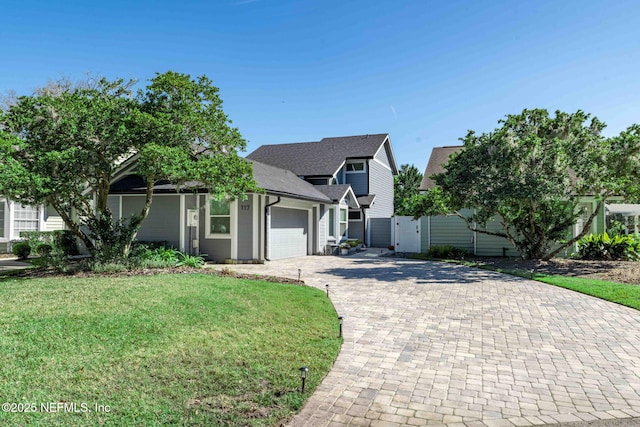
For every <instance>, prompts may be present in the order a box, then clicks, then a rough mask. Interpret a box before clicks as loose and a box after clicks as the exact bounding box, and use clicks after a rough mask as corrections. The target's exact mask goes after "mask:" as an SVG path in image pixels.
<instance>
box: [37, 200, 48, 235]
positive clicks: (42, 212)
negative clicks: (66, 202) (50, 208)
mask: <svg viewBox="0 0 640 427" xmlns="http://www.w3.org/2000/svg"><path fill="white" fill-rule="evenodd" d="M44 216H45V207H44V205H40V209H39V212H38V231H45V230H46V227H47V225H46V223H45V221H44Z"/></svg>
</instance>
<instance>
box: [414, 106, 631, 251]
mask: <svg viewBox="0 0 640 427" xmlns="http://www.w3.org/2000/svg"><path fill="white" fill-rule="evenodd" d="M499 124H500V125H501V127H499V128H497V129H495V130H494V131H493V132H490V133H486V134H482V135H476V134H475V133H474V132H473V131H469V133H468V134H467V136H466V137H465V138H463V139H462V141H463V143H464V147H463V149H462V150H461V151H459V152H458V153H456V154H454V155H453V156H452V157H451V158H450V160H449V162H448V163H447V164H446V165H445V169H446V172H444V173H441V174H436V175H434V176H432V177H431V178H432V179H433V180H434V181H435V183H436V185H437V187H436V188H435V189H433V190H431V191H429V192H427V194H425V195H423V196H419V197H418V199H417V200H416V203H415V211H414V215H415V216H420V215H433V214H442V213H453V214H455V215H458V216H460V217H461V218H463V219H464V220H465V221H466V223H467V225H468V227H469V228H471V229H472V230H474V231H477V232H481V233H486V234H490V235H496V236H499V237H503V238H506V239H507V240H509V241H510V242H511V243H512V244H513V246H514V247H515V248H516V249H518V250H519V251H520V252H521V253H522V255H523V256H524V257H525V258H546V259H548V258H551V257H553V256H554V255H555V254H557V253H558V252H560V251H561V250H562V249H564V248H565V247H567V246H570V245H571V244H573V243H575V242H576V241H577V240H578V239H579V238H580V237H582V236H583V235H584V234H586V233H587V232H588V230H589V227H590V226H591V223H592V222H593V219H594V218H595V217H596V216H597V214H598V213H599V212H600V211H601V209H602V206H603V204H604V203H605V202H606V201H607V200H608V199H609V198H610V197H612V196H614V195H617V196H623V197H632V196H633V195H637V194H638V190H639V185H640V184H639V183H640V157H639V156H640V128H639V127H638V126H637V125H633V126H631V127H630V128H628V129H627V130H626V131H624V132H622V133H621V134H620V135H619V136H617V137H614V138H604V137H603V136H602V135H601V131H602V129H603V128H604V127H605V125H604V123H602V122H600V121H599V120H598V119H597V118H591V117H590V115H589V114H586V113H584V112H582V111H578V112H576V113H574V114H567V113H563V112H560V111H557V112H556V113H555V116H554V117H552V116H550V115H549V113H548V112H547V111H546V110H540V109H538V110H524V111H523V112H522V113H521V114H518V115H508V116H506V118H505V119H503V120H500V121H499ZM583 196H594V197H596V199H597V206H596V209H594V210H593V212H591V214H590V215H588V217H587V218H586V221H585V222H584V227H583V231H582V232H581V233H578V235H577V236H575V237H574V238H570V236H569V230H570V227H571V226H573V225H574V224H576V222H577V219H578V218H579V217H580V216H581V215H583V214H585V213H584V212H583V211H582V210H581V209H580V208H579V206H580V205H579V203H580V200H581V198H582V197H583ZM465 208H468V209H471V211H472V212H473V213H472V214H471V215H470V216H465V215H462V214H461V213H460V211H462V209H465ZM492 218H497V220H498V221H499V222H500V223H501V225H502V228H503V231H490V230H488V229H487V228H486V226H487V223H488V222H489V221H490V220H491V219H492ZM554 244H555V245H557V246H558V247H556V248H555V249H553V250H552V249H551V247H552V246H553V245H554Z"/></svg>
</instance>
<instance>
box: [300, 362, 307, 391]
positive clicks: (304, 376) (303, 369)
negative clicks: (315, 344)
mask: <svg viewBox="0 0 640 427" xmlns="http://www.w3.org/2000/svg"><path fill="white" fill-rule="evenodd" d="M307 372H309V368H307V367H306V366H303V367H301V368H300V379H301V380H302V389H301V392H302V393H304V383H305V380H306V379H307Z"/></svg>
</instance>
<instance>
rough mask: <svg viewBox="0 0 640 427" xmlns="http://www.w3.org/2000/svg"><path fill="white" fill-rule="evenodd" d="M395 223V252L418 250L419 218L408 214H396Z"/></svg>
mask: <svg viewBox="0 0 640 427" xmlns="http://www.w3.org/2000/svg"><path fill="white" fill-rule="evenodd" d="M393 221H394V224H395V230H394V231H395V234H394V235H395V242H394V245H395V247H396V252H420V220H414V219H413V217H410V216H396V217H394V218H393Z"/></svg>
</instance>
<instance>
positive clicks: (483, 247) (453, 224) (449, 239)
mask: <svg viewBox="0 0 640 427" xmlns="http://www.w3.org/2000/svg"><path fill="white" fill-rule="evenodd" d="M462 149H463V147H462V146H448V147H436V148H434V149H433V150H432V152H431V156H430V158H429V162H428V163H427V167H426V169H425V172H424V175H423V179H422V183H421V185H420V190H421V191H426V190H428V189H431V188H433V187H435V183H434V182H433V180H432V179H431V178H430V177H431V176H433V175H435V174H438V173H442V172H444V171H445V168H444V166H445V165H446V164H447V162H448V161H449V157H450V156H451V155H452V154H454V153H457V152H458V151H460V150H462ZM596 205H597V201H596V200H595V198H589V197H585V198H583V200H582V201H581V203H580V207H582V208H584V209H585V213H584V215H583V216H582V217H581V218H580V219H579V220H578V222H577V224H575V226H574V227H573V230H571V231H572V235H573V236H575V235H577V234H578V233H579V232H580V231H581V230H582V226H583V224H584V221H586V219H587V218H588V217H589V215H591V213H592V212H593V211H594V209H595V208H596ZM461 213H462V214H463V215H466V214H469V215H470V214H471V212H470V210H463V211H462V212H461ZM395 224H396V229H395V230H394V231H395V238H396V240H398V242H396V243H399V242H400V240H401V238H400V237H401V236H402V235H404V234H405V233H404V230H403V228H405V229H406V228H410V229H411V231H413V228H412V227H417V230H418V236H419V237H418V242H417V244H416V246H417V247H418V248H419V251H421V252H427V251H428V250H429V248H431V247H433V246H446V245H451V246H454V247H457V248H461V249H464V250H466V251H467V252H469V253H472V254H474V255H480V256H519V255H520V254H519V253H518V252H517V251H516V249H515V248H514V247H513V245H512V244H511V243H510V242H509V241H508V240H507V239H505V238H502V237H498V236H491V235H488V234H485V233H480V232H474V231H471V230H470V229H469V228H468V227H467V225H466V224H465V221H464V220H462V219H461V218H459V217H457V216H453V215H438V216H427V217H422V218H420V219H419V220H418V221H415V222H413V223H412V222H411V220H410V219H404V220H402V219H396V222H395ZM407 224H410V225H407ZM605 226H606V225H605V212H604V210H603V211H601V212H600V215H598V216H597V217H596V218H595V219H594V221H593V223H592V225H591V231H592V232H593V233H600V232H602V231H604V229H605ZM487 230H489V231H498V232H499V231H502V226H501V225H500V223H499V222H498V221H497V220H495V219H494V220H492V221H489V222H488V223H487ZM413 233H414V234H413V235H410V234H408V233H406V235H410V236H411V238H413V236H414V235H415V234H416V233H415V231H413ZM575 249H576V248H575V247H574V248H567V249H566V250H565V252H564V253H561V254H560V255H563V256H569V255H570V252H571V251H572V250H575Z"/></svg>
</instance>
